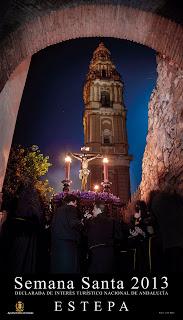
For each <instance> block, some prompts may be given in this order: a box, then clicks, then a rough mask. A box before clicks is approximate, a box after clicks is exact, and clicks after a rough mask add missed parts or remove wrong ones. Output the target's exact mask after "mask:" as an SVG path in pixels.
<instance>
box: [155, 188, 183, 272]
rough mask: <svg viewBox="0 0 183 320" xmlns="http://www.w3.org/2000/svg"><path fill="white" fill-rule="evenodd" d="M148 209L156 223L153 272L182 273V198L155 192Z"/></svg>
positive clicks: (176, 195) (167, 193)
mask: <svg viewBox="0 0 183 320" xmlns="http://www.w3.org/2000/svg"><path fill="white" fill-rule="evenodd" d="M150 208H151V212H152V214H153V215H154V217H155V221H156V238H155V240H156V242H155V243H153V246H152V249H153V253H154V254H153V256H152V262H153V266H154V271H163V272H182V271H183V197H181V196H180V195H179V194H177V193H169V192H160V191H159V192H158V191H157V192H154V193H152V194H151V201H150ZM157 244H158V250H157ZM155 245H156V247H155ZM154 247H155V249H156V250H155V249H154Z"/></svg>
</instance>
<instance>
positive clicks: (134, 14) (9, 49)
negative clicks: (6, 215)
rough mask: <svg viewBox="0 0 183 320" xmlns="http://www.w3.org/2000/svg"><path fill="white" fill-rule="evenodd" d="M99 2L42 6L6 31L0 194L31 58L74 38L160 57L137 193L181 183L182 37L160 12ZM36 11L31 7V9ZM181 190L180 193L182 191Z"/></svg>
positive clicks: (1, 60)
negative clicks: (130, 45)
mask: <svg viewBox="0 0 183 320" xmlns="http://www.w3.org/2000/svg"><path fill="white" fill-rule="evenodd" d="M120 3H121V2H120V1H117V2H114V1H107V3H106V4H101V2H100V1H95V3H93V4H90V3H89V2H87V4H81V3H80V2H79V3H78V4H77V3H75V4H74V5H73V3H71V4H70V5H68V6H64V5H61V6H59V7H55V8H53V7H51V8H50V9H49V10H48V8H42V10H41V13H40V12H37V11H34V12H33V14H32V15H31V16H30V17H29V19H24V20H22V21H21V23H19V25H18V27H17V28H15V30H12V32H9V33H8V35H7V36H6V37H4V38H3V40H2V42H1V49H0V90H1V93H0V115H1V116H0V130H1V136H0V145H1V150H0V190H1V189H2V185H3V180H4V175H5V171H6V165H7V160H8V156H9V150H10V147H11V141H12V136H13V132H14V127H15V123H16V117H17V112H18V108H19V104H20V100H21V96H22V92H23V88H24V84H25V81H26V76H27V72H28V68H29V63H30V59H31V56H32V55H33V54H34V53H36V52H37V51H39V50H41V49H43V48H45V47H47V46H50V45H53V44H55V43H58V42H62V41H65V40H69V39H74V38H78V37H99V36H100V37H115V38H120V39H128V40H130V41H135V42H137V43H140V44H143V45H146V46H148V47H150V48H153V49H155V50H156V51H157V53H158V60H157V63H158V66H157V68H158V69H157V70H158V80H157V86H156V88H155V90H154V92H153V94H152V96H151V101H150V104H149V130H148V136H147V146H146V150H145V154H144V160H143V176H142V182H141V195H142V197H143V198H145V199H146V198H147V196H148V193H149V191H151V190H153V189H155V188H161V189H163V188H164V187H165V186H166V185H171V186H172V188H176V189H177V190H180V191H181V190H182V189H183V188H182V184H183V156H182V152H183V149H182V136H183V116H182V100H183V73H182V67H183V56H182V52H183V50H182V48H183V33H182V27H181V26H180V25H179V24H177V23H175V22H173V21H171V20H169V19H167V18H164V17H162V16H160V15H158V14H155V13H152V12H150V11H144V10H143V8H140V9H139V8H132V7H128V6H124V5H122V4H120ZM32 8H34V7H32ZM181 192H182V191H181Z"/></svg>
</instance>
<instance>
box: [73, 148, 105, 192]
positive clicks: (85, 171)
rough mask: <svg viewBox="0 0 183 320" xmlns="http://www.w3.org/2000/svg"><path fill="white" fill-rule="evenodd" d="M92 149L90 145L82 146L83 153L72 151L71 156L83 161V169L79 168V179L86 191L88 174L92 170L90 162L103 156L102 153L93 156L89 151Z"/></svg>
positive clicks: (83, 189)
mask: <svg viewBox="0 0 183 320" xmlns="http://www.w3.org/2000/svg"><path fill="white" fill-rule="evenodd" d="M89 150H90V149H89V148H88V147H83V148H81V152H82V154H79V153H71V156H73V157H74V158H76V159H77V160H79V161H80V162H81V170H79V179H80V180H81V190H82V191H86V188H87V181H88V176H89V174H90V170H89V169H88V163H89V162H90V161H92V160H94V159H97V158H102V156H101V155H100V154H97V155H96V156H92V155H90V154H88V153H87V152H88V151H89Z"/></svg>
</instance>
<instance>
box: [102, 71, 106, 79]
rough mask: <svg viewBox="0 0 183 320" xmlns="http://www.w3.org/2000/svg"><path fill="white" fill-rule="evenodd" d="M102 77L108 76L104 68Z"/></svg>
mask: <svg viewBox="0 0 183 320" xmlns="http://www.w3.org/2000/svg"><path fill="white" fill-rule="evenodd" d="M102 78H106V71H105V70H102Z"/></svg>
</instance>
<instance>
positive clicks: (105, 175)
mask: <svg viewBox="0 0 183 320" xmlns="http://www.w3.org/2000/svg"><path fill="white" fill-rule="evenodd" d="M108 162H109V160H108V159H107V158H104V159H103V164H104V181H109V175H108Z"/></svg>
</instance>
